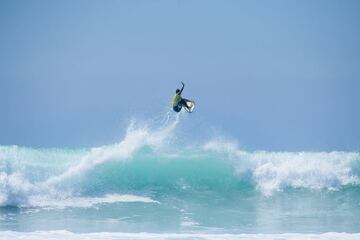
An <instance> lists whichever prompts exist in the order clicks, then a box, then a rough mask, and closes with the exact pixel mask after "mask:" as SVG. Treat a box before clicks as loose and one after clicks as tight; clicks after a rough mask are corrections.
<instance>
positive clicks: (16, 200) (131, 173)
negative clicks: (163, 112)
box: [0, 115, 360, 240]
mask: <svg viewBox="0 0 360 240" xmlns="http://www.w3.org/2000/svg"><path fill="white" fill-rule="evenodd" d="M182 121H185V120H183V118H182V115H176V116H168V117H167V118H166V119H165V120H162V121H161V122H160V124H158V126H157V127H155V126H151V124H136V123H133V124H130V126H129V127H128V129H127V132H126V134H125V136H124V137H123V138H122V139H121V140H120V141H119V142H116V143H114V144H110V145H106V146H99V147H94V148H88V149H87V148H83V149H69V148H67V149H56V148H52V149H39V148H27V147H21V146H0V239H1V240H3V239H4V240H5V239H360V153H358V152H336V151H334V152H269V151H246V150H243V149H241V148H240V147H239V146H238V145H237V144H236V143H234V142H233V141H227V140H224V139H207V140H204V141H203V142H200V143H199V142H196V143H193V142H192V141H191V139H188V140H187V144H185V145H184V144H183V143H182V144H181V147H179V146H178V145H177V144H178V143H177V139H176V137H175V136H176V134H175V132H176V131H177V129H178V128H179V124H180V123H181V122H182Z"/></svg>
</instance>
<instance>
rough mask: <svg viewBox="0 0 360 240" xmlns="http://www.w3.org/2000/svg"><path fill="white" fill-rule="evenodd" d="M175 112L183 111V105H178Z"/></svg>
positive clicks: (174, 108)
mask: <svg viewBox="0 0 360 240" xmlns="http://www.w3.org/2000/svg"><path fill="white" fill-rule="evenodd" d="M173 110H174V111H175V112H180V111H181V104H179V105H177V106H176V107H173Z"/></svg>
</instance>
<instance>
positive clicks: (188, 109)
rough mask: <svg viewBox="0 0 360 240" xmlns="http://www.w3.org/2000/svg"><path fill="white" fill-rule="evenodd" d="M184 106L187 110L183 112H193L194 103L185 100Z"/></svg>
mask: <svg viewBox="0 0 360 240" xmlns="http://www.w3.org/2000/svg"><path fill="white" fill-rule="evenodd" d="M186 105H187V107H188V108H185V110H186V111H187V112H188V113H192V112H193V111H194V108H195V102H194V101H192V100H187V101H186Z"/></svg>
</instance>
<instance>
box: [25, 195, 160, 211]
mask: <svg viewBox="0 0 360 240" xmlns="http://www.w3.org/2000/svg"><path fill="white" fill-rule="evenodd" d="M130 202H141V203H158V204H159V203H160V202H158V201H155V200H153V199H151V198H149V197H144V196H137V195H130V194H123V195H121V194H107V195H105V196H102V197H65V198H59V199H49V198H48V197H47V196H45V197H41V196H36V197H32V198H30V200H29V205H30V206H32V207H41V208H46V209H54V208H59V209H63V208H68V207H76V208H91V207H96V206H98V205H102V204H110V203H130Z"/></svg>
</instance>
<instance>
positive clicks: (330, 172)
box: [204, 140, 360, 195]
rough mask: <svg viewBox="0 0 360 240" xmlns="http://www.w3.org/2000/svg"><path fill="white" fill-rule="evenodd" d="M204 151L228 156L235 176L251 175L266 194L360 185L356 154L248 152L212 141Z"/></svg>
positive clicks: (235, 145)
mask: <svg viewBox="0 0 360 240" xmlns="http://www.w3.org/2000/svg"><path fill="white" fill-rule="evenodd" d="M204 149H205V150H211V151H215V152H221V153H222V154H223V153H226V154H228V157H229V158H230V159H231V160H232V161H233V162H234V164H235V167H236V173H237V174H238V176H239V177H242V176H244V175H246V174H248V173H250V175H251V177H252V181H254V182H255V184H256V185H257V187H258V189H260V190H261V191H262V192H263V193H264V194H266V195H270V194H272V193H273V192H274V191H278V190H282V189H284V188H287V187H293V188H308V189H328V190H337V189H339V188H340V187H342V186H344V185H349V184H353V185H357V184H359V183H360V179H359V173H358V172H356V171H357V170H356V169H357V168H358V166H360V154H359V153H355V152H266V151H256V152H246V151H242V150H240V149H239V148H238V147H237V144H236V143H234V142H227V141H218V140H217V141H211V142H209V143H207V144H206V145H205V146H204Z"/></svg>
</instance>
